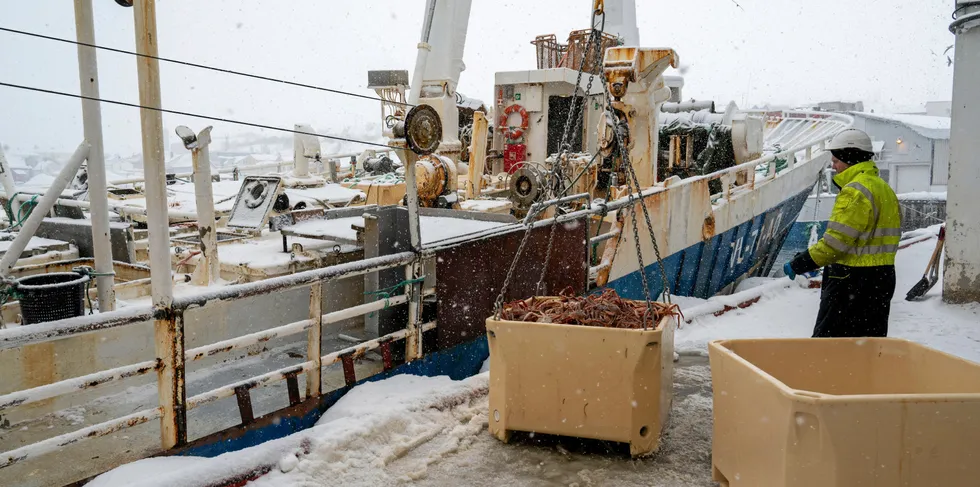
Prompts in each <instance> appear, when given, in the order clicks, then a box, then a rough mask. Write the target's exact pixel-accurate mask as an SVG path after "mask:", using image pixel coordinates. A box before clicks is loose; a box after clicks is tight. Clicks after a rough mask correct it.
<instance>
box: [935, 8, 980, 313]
mask: <svg viewBox="0 0 980 487" xmlns="http://www.w3.org/2000/svg"><path fill="white" fill-rule="evenodd" d="M955 5H956V11H955V14H954V16H955V17H956V20H954V21H953V23H952V24H951V25H950V31H952V32H953V34H954V35H955V36H956V47H955V49H956V52H955V60H954V61H953V114H952V121H951V127H952V129H951V130H950V141H949V148H950V154H949V186H948V193H947V202H946V264H945V269H944V271H943V301H946V302H947V303H969V302H980V212H978V211H977V201H978V200H977V196H976V194H977V188H978V187H980V138H978V137H977V131H978V130H980V4H978V3H977V2H976V1H972V0H955Z"/></svg>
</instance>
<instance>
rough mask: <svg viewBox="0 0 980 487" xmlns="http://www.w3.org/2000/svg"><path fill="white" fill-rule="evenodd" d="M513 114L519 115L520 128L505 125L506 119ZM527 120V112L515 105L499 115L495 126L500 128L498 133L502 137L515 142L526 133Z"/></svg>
mask: <svg viewBox="0 0 980 487" xmlns="http://www.w3.org/2000/svg"><path fill="white" fill-rule="evenodd" d="M515 112H516V113H520V114H521V126H520V127H510V126H508V125H507V119H509V118H510V116H511V115H512V114H514V113H515ZM528 120H529V118H528V115H527V110H525V109H524V107H522V106H520V105H518V104H516V103H515V104H513V105H511V106H509V107H507V108H505V109H504V113H503V114H501V115H500V120H499V121H498V122H497V125H498V126H499V127H500V130H501V132H500V133H501V134H503V135H504V137H507V138H508V139H510V140H517V139H519V138H521V136H523V135H524V132H527V124H528Z"/></svg>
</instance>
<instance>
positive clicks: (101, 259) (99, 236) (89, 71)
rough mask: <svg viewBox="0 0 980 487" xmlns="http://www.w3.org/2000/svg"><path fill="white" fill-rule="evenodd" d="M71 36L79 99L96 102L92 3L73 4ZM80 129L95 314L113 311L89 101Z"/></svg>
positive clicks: (99, 159)
mask: <svg viewBox="0 0 980 487" xmlns="http://www.w3.org/2000/svg"><path fill="white" fill-rule="evenodd" d="M75 36H76V39H78V42H79V45H78V80H79V84H80V85H81V93H82V96H87V97H91V98H99V65H98V61H97V59H96V55H95V48H94V47H88V46H83V45H82V44H88V45H89V46H91V45H94V44H95V16H94V15H93V14H92V0H75ZM82 126H83V129H84V133H85V140H86V141H88V143H89V145H91V146H92V148H91V150H89V154H88V194H89V201H90V202H91V204H92V207H91V209H90V210H89V216H90V217H91V219H92V249H93V254H94V257H95V272H96V273H97V274H98V276H97V277H96V278H95V282H96V285H97V287H98V293H99V311H100V312H102V313H105V312H108V311H112V310H114V309H116V291H115V287H114V285H115V279H114V278H113V275H112V274H113V266H112V243H111V241H110V238H109V196H108V193H107V192H106V175H105V149H104V148H103V140H102V107H101V106H100V105H99V102H98V101H95V100H93V99H83V100H82Z"/></svg>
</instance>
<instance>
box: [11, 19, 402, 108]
mask: <svg viewBox="0 0 980 487" xmlns="http://www.w3.org/2000/svg"><path fill="white" fill-rule="evenodd" d="M0 31H3V32H10V33H12V34H20V35H25V36H29V37H37V38H38V39H47V40H49V41H57V42H64V43H66V44H74V45H76V46H85V47H91V48H94V49H101V50H103V51H109V52H115V53H119V54H129V55H131V56H136V57H143V58H148V59H156V60H157V61H163V62H167V63H173V64H179V65H182V66H190V67H192V68H200V69H206V70H209V71H217V72H219V73H225V74H234V75H237V76H244V77H246V78H252V79H259V80H263V81H272V82H274V83H282V84H285V85H290V86H299V87H301V88H309V89H311V90H319V91H326V92H328V93H335V94H338V95H347V96H353V97H355V98H363V99H365V100H372V101H380V102H385V103H391V104H394V105H404V106H414V105H412V104H411V103H404V102H400V101H391V100H385V99H383V98H378V97H375V96H368V95H361V94H358V93H351V92H348V91H341V90H335V89H332V88H324V87H322V86H316V85H308V84H305V83H297V82H295V81H287V80H283V79H278V78H270V77H268V76H261V75H258V74H251V73H243V72H241V71H234V70H231V69H224V68H216V67H214V66H207V65H204V64H196V63H191V62H187V61H180V60H177V59H169V58H165V57H159V56H151V55H149V54H140V53H138V52H133V51H127V50H125V49H117V48H115V47H106V46H99V45H96V44H89V43H87V42H78V41H73V40H71V39H63V38H61V37H53V36H49V35H44V34H38V33H36V32H27V31H24V30H17V29H10V28H7V27H0Z"/></svg>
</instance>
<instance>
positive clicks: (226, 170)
mask: <svg viewBox="0 0 980 487" xmlns="http://www.w3.org/2000/svg"><path fill="white" fill-rule="evenodd" d="M374 152H375V153H377V154H389V153H391V152H392V151H391V150H383V149H382V150H374ZM361 154H362V153H361V152H346V153H342V154H330V155H326V156H322V157H321V158H320V160H321V161H323V172H322V173H321V175H325V174H327V173H328V168H327V161H330V160H341V159H348V158H351V157H357V156H359V155H361ZM294 165H296V163H295V161H277V162H265V163H261V164H252V165H248V166H236V167H222V168H219V169H217V170H216V171H215V172H216V174H234V173H235V172H238V173H239V174H247V173H254V172H255V171H268V170H273V169H274V170H275V171H277V172H279V171H283V170H286V169H290V168H292V167H293V166H294ZM193 176H194V173H193V172H187V173H175V174H174V177H176V178H182V179H186V178H190V177H193ZM142 182H145V179H144V178H142V177H134V178H123V179H114V180H112V181H109V184H112V185H115V186H122V185H126V184H136V183H142Z"/></svg>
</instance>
